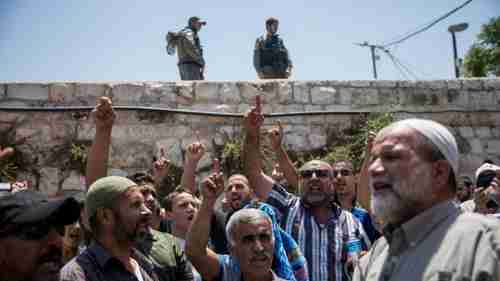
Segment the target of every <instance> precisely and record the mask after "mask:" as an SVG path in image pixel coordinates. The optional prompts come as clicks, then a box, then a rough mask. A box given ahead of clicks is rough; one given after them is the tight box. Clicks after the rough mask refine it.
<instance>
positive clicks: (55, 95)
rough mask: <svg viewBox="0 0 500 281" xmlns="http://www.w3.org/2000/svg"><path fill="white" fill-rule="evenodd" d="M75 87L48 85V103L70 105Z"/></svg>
mask: <svg viewBox="0 0 500 281" xmlns="http://www.w3.org/2000/svg"><path fill="white" fill-rule="evenodd" d="M74 91H75V86H74V85H73V84H67V83H56V84H50V85H49V98H48V99H49V102H50V103H52V104H62V105H63V104H70V103H71V102H72V99H73V94H74Z"/></svg>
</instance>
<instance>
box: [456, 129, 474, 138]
mask: <svg viewBox="0 0 500 281" xmlns="http://www.w3.org/2000/svg"><path fill="white" fill-rule="evenodd" d="M458 130H459V132H460V135H461V136H463V137H465V138H471V137H474V130H473V129H472V127H459V128H458Z"/></svg>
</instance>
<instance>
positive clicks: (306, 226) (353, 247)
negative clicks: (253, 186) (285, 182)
mask: <svg viewBox="0 0 500 281" xmlns="http://www.w3.org/2000/svg"><path fill="white" fill-rule="evenodd" d="M267 203H268V204H270V205H272V206H273V207H274V208H275V209H276V212H277V214H278V217H279V219H280V222H281V226H282V228H283V229H284V230H285V231H286V232H287V233H289V234H290V235H291V236H292V237H293V238H294V239H295V240H296V241H297V243H298V244H299V246H300V249H301V251H302V253H303V254H304V255H305V257H306V260H307V264H308V271H309V279H310V280H311V281H344V280H348V277H347V272H344V263H345V262H346V260H347V258H348V257H349V256H352V255H357V254H358V253H359V252H361V236H360V233H362V232H364V231H363V230H362V229H361V228H362V226H361V224H360V223H359V222H358V221H356V219H355V218H354V216H353V215H352V214H351V213H350V212H347V211H343V210H342V209H341V208H340V207H338V206H337V205H336V204H334V203H332V211H333V215H332V216H331V217H330V219H329V220H328V222H327V223H326V224H324V225H321V224H319V223H317V222H316V221H315V219H314V217H313V215H312V213H311V212H310V211H309V209H308V208H307V207H306V206H304V205H303V204H302V202H301V200H300V198H299V197H297V196H295V195H293V194H291V193H289V192H288V191H287V190H286V189H285V188H283V187H282V186H281V185H279V184H277V183H275V184H274V185H273V189H272V191H271V192H270V194H269V199H268V200H267Z"/></svg>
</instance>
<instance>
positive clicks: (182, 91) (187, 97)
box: [174, 82, 195, 105]
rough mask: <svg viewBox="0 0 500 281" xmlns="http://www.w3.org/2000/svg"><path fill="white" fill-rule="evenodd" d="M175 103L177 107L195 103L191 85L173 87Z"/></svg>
mask: <svg viewBox="0 0 500 281" xmlns="http://www.w3.org/2000/svg"><path fill="white" fill-rule="evenodd" d="M174 91H175V94H176V96H177V97H176V99H175V100H176V102H177V104H178V105H191V104H194V102H195V97H194V88H193V83H188V82H184V83H178V84H176V85H175V90H174Z"/></svg>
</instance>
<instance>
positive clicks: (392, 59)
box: [384, 52, 410, 80]
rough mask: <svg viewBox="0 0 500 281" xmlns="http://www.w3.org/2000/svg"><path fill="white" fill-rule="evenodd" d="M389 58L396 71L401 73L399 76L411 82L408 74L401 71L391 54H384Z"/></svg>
mask: <svg viewBox="0 0 500 281" xmlns="http://www.w3.org/2000/svg"><path fill="white" fill-rule="evenodd" d="M384 53H385V54H386V55H387V56H388V57H389V59H390V60H391V62H392V64H393V65H394V68H396V70H397V71H398V72H399V76H401V77H402V78H404V79H406V80H410V79H409V78H408V75H406V73H405V72H404V71H403V69H401V67H400V66H399V65H398V64H397V63H396V61H395V60H394V58H393V57H392V56H391V55H390V54H389V52H384Z"/></svg>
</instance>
